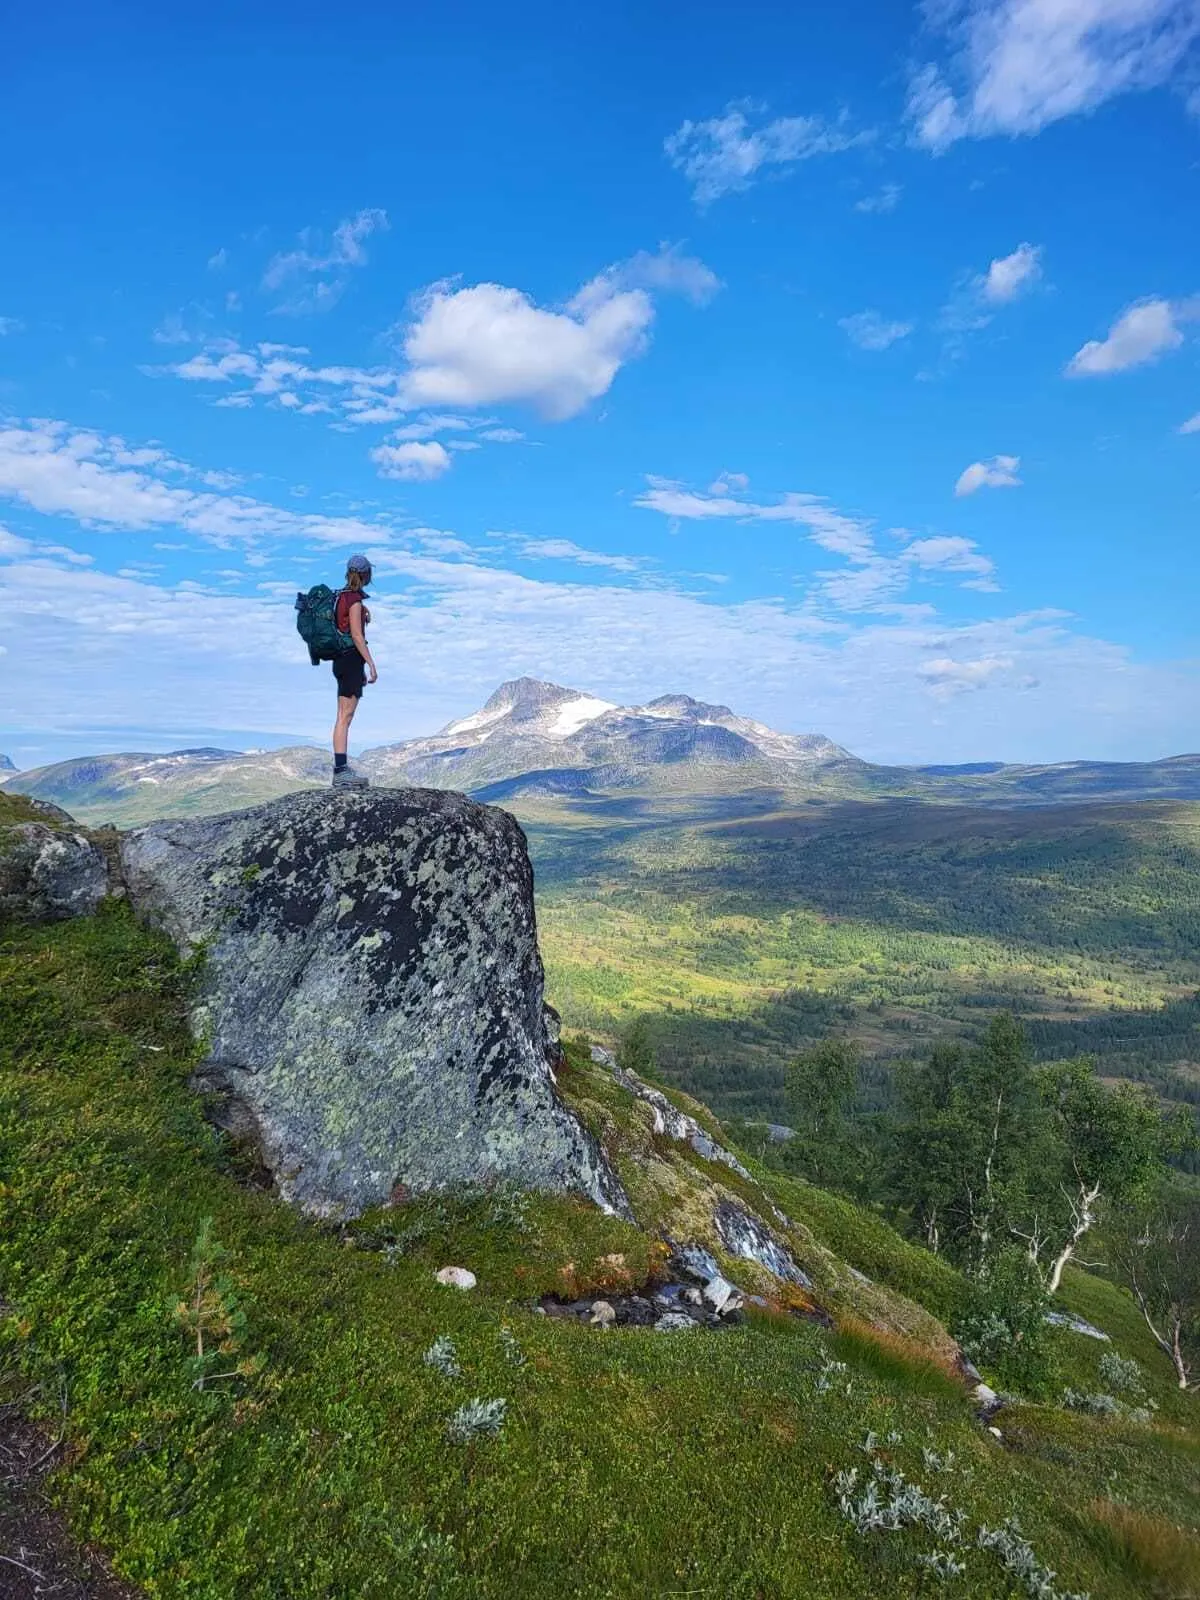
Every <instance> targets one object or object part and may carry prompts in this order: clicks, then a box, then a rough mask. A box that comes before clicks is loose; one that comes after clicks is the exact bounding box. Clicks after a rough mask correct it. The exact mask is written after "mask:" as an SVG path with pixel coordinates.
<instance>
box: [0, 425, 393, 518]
mask: <svg viewBox="0 0 1200 1600" xmlns="http://www.w3.org/2000/svg"><path fill="white" fill-rule="evenodd" d="M180 478H182V479H184V480H185V481H184V482H182V483H181V482H178V481H175V480H177V479H180ZM189 478H190V479H193V480H195V481H198V482H200V483H205V482H207V483H209V484H211V483H213V482H218V483H224V484H228V483H230V482H233V481H234V480H232V479H230V478H229V477H227V476H226V475H224V474H219V475H214V474H212V473H198V472H196V471H195V470H194V469H192V468H190V467H188V466H187V465H186V464H185V463H183V462H180V461H176V460H175V459H174V458H173V457H171V456H169V455H168V454H167V453H166V452H165V451H164V450H160V449H157V448H150V449H145V448H143V449H136V450H135V449H131V448H130V447H129V446H128V445H127V444H126V443H125V441H124V440H123V439H120V438H117V437H115V436H107V437H106V436H103V435H101V434H97V433H93V432H91V431H89V430H87V429H71V428H69V427H68V426H67V424H66V423H63V422H49V421H36V422H29V423H25V424H21V423H9V424H6V425H4V426H0V497H7V498H9V499H11V500H16V501H18V502H20V503H21V504H24V505H27V506H30V507H31V508H32V509H33V510H35V511H39V512H41V513H42V514H43V515H46V516H67V517H71V518H73V519H74V520H75V521H77V522H80V523H83V524H84V525H85V526H97V527H104V528H110V529H111V528H122V529H128V530H131V531H137V530H142V529H148V528H160V527H175V528H182V529H185V530H186V531H187V532H188V533H191V534H195V535H198V536H200V537H201V538H203V539H205V540H207V541H209V542H211V543H213V544H217V545H224V544H227V543H229V542H230V541H235V540H236V541H240V542H248V543H251V544H253V543H256V542H259V541H261V540H263V539H267V538H272V537H280V536H287V537H292V538H304V539H311V540H313V541H315V542H319V543H347V544H362V543H364V542H365V541H366V540H374V541H376V542H381V543H385V542H386V541H387V540H388V538H389V537H390V531H389V529H388V528H387V527H386V526H384V525H382V524H378V523H369V522H365V521H363V520H362V519H360V518H357V517H327V516H321V515H308V516H301V515H298V514H297V513H295V512H290V511H283V510H281V509H280V508H279V507H277V506H273V505H270V504H268V503H266V502H264V501H260V500H254V499H252V498H251V497H250V496H248V495H240V494H228V493H218V492H213V491H212V490H211V489H208V488H206V489H203V490H201V489H195V488H191V487H188V486H187V482H186V480H187V479H189Z"/></svg>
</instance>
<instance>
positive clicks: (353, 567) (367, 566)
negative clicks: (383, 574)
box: [346, 556, 371, 572]
mask: <svg viewBox="0 0 1200 1600" xmlns="http://www.w3.org/2000/svg"><path fill="white" fill-rule="evenodd" d="M370 570H371V563H370V562H369V561H368V560H367V558H366V556H351V557H350V559H349V561H347V563H346V571H347V572H370Z"/></svg>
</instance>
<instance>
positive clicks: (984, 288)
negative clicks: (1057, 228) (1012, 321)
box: [979, 243, 1042, 306]
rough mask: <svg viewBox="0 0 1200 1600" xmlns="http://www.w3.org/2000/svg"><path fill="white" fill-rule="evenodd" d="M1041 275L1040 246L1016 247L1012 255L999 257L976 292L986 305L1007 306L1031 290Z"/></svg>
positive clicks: (1021, 245)
mask: <svg viewBox="0 0 1200 1600" xmlns="http://www.w3.org/2000/svg"><path fill="white" fill-rule="evenodd" d="M1041 275H1042V247H1041V245H1037V244H1028V243H1024V244H1019V245H1018V246H1017V248H1016V249H1015V250H1014V251H1013V252H1012V254H1011V255H1007V256H998V257H997V258H996V260H995V261H993V262H992V263H991V264H990V265H989V267H988V269H987V271H986V272H985V273H984V274H983V277H982V280H981V281H980V282H979V293H980V295H981V297H982V298H983V299H984V300H986V301H987V302H988V304H989V305H994V306H995V305H999V306H1003V305H1007V304H1008V303H1009V301H1010V300H1015V299H1016V298H1017V296H1018V295H1019V294H1023V293H1024V292H1025V290H1027V289H1029V288H1031V287H1032V285H1033V284H1035V283H1036V282H1037V280H1038V279H1039V278H1040V277H1041Z"/></svg>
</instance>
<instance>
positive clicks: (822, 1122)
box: [786, 1035, 859, 1188]
mask: <svg viewBox="0 0 1200 1600" xmlns="http://www.w3.org/2000/svg"><path fill="white" fill-rule="evenodd" d="M858 1075H859V1049H858V1046H857V1045H856V1044H855V1043H854V1041H853V1040H851V1039H846V1038H839V1037H837V1036H836V1035H835V1036H832V1037H830V1038H828V1039H822V1040H821V1042H820V1043H819V1044H816V1045H813V1047H812V1048H811V1049H809V1050H804V1051H802V1052H801V1053H800V1055H798V1056H797V1057H796V1058H795V1059H794V1060H793V1061H791V1062H790V1063H789V1065H788V1069H787V1090H788V1112H789V1118H790V1121H791V1123H792V1126H793V1128H794V1129H795V1137H794V1138H793V1139H791V1140H789V1141H788V1143H787V1146H786V1154H787V1156H788V1158H789V1160H790V1161H794V1162H795V1163H796V1165H797V1169H798V1170H800V1171H802V1172H805V1173H806V1174H807V1175H808V1176H809V1177H810V1178H811V1179H812V1181H813V1182H814V1183H819V1184H822V1185H824V1186H826V1187H828V1186H830V1185H832V1187H834V1188H849V1187H853V1176H854V1169H855V1167H856V1166H857V1162H856V1160H855V1145H854V1141H853V1137H852V1132H851V1121H850V1114H851V1111H852V1109H853V1106H854V1101H855V1097H856V1095H857V1093H858Z"/></svg>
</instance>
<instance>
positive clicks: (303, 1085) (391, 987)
mask: <svg viewBox="0 0 1200 1600" xmlns="http://www.w3.org/2000/svg"><path fill="white" fill-rule="evenodd" d="M121 861H122V868H123V873H124V877H125V883H126V888H127V892H128V894H129V896H130V899H131V901H132V903H133V905H134V907H135V909H136V911H137V912H138V913H139V915H141V916H142V917H143V918H145V919H147V920H149V921H151V922H152V923H154V924H156V925H158V926H160V927H161V928H163V929H165V930H166V931H167V932H168V933H169V934H170V935H171V936H172V937H173V938H174V940H175V941H176V943H177V944H178V945H179V947H180V949H181V950H184V951H192V950H195V949H197V948H198V947H201V946H202V947H203V950H204V964H203V972H202V975H201V978H200V987H199V996H198V1001H197V1005H196V1010H195V1018H194V1020H195V1026H196V1028H197V1030H198V1031H199V1033H200V1034H201V1035H202V1037H203V1038H204V1039H205V1041H206V1044H207V1051H208V1053H207V1057H206V1059H205V1061H204V1063H203V1065H202V1067H201V1068H200V1071H199V1074H198V1082H199V1085H200V1086H201V1087H204V1088H207V1089H210V1090H213V1091H215V1092H216V1093H217V1095H218V1096H219V1098H220V1101H221V1103H222V1104H223V1107H224V1110H223V1113H222V1114H223V1116H224V1119H225V1120H226V1121H227V1123H229V1124H230V1125H231V1126H235V1127H237V1128H240V1129H241V1130H242V1131H244V1132H247V1133H252V1134H253V1136H254V1138H255V1140H256V1142H257V1144H258V1146H259V1148H260V1150H261V1153H262V1158H263V1161H264V1163H265V1164H266V1166H267V1167H268V1168H269V1169H270V1170H271V1172H272V1173H273V1174H274V1176H275V1179H276V1182H277V1185H278V1187H279V1189H280V1191H281V1192H282V1193H283V1195H284V1196H285V1197H286V1198H288V1199H290V1200H292V1201H293V1202H295V1203H296V1204H297V1205H299V1206H300V1207H302V1208H303V1209H304V1210H306V1211H308V1212H310V1213H313V1214H317V1215H322V1216H352V1215H355V1214H357V1213H359V1212H361V1211H363V1210H364V1209H366V1208H367V1207H369V1206H371V1205H374V1204H379V1203H382V1202H385V1201H387V1200H388V1198H389V1196H390V1195H391V1194H392V1192H393V1190H394V1189H395V1187H396V1186H397V1185H398V1184H403V1185H404V1186H405V1188H406V1189H407V1190H409V1191H410V1192H414V1193H416V1192H421V1191H428V1190H433V1189H440V1188H443V1187H447V1186H450V1185H453V1184H461V1183H467V1182H473V1183H487V1182H491V1181H497V1180H511V1181H515V1182H519V1183H520V1184H522V1185H523V1186H524V1187H527V1188H540V1189H549V1190H562V1191H571V1190H574V1191H578V1192H581V1193H583V1194H586V1195H588V1196H590V1197H591V1199H593V1200H594V1201H595V1202H596V1203H597V1204H599V1205H601V1206H603V1207H605V1208H606V1209H611V1210H616V1211H618V1212H620V1213H622V1214H628V1202H627V1201H626V1198H625V1196H624V1193H623V1191H622V1189H621V1187H620V1184H619V1183H618V1181H617V1179H616V1178H615V1176H614V1175H613V1173H612V1171H611V1169H610V1168H609V1166H608V1163H607V1160H606V1158H605V1157H604V1155H603V1153H602V1151H601V1150H600V1148H599V1146H598V1145H597V1143H596V1141H595V1140H594V1139H593V1138H592V1137H591V1136H590V1135H589V1134H588V1133H587V1132H586V1131H585V1130H584V1128H583V1127H582V1125H581V1124H580V1123H579V1122H578V1120H577V1119H576V1118H575V1116H574V1115H573V1113H572V1112H570V1111H569V1110H568V1109H567V1107H566V1106H564V1105H563V1103H562V1101H561V1100H560V1099H559V1096H558V1093H557V1090H556V1088H555V1085H554V1081H553V1077H552V1073H551V1066H550V1063H551V1060H552V1059H553V1057H554V1055H555V1054H556V1047H555V1046H554V1045H553V1044H552V1042H551V1040H550V1038H549V1037H548V1033H547V1025H546V1017H545V1014H544V1011H543V1001H542V989H543V974H542V964H541V958H540V956H539V954H538V948H537V940H536V932H535V923H534V907H533V874H532V869H531V867H530V864H529V858H528V854H527V852H526V847H525V838H524V835H523V834H522V832H521V830H520V828H519V827H518V825H517V823H516V822H515V821H514V820H513V818H512V817H510V816H509V815H508V814H507V813H506V812H503V811H497V810H493V809H490V808H488V807H484V806H479V805H476V804H474V803H472V802H471V801H469V800H467V799H465V798H464V797H463V796H462V795H458V794H453V793H447V792H444V791H436V790H428V789H406V790H378V789H377V790H371V791H367V792H359V793H353V792H352V793H331V792H329V791H327V790H326V791H323V792H320V793H310V794H296V795H290V796H287V797H285V798H283V799H281V800H277V801H274V802H272V803H271V804H269V805H265V806H261V807H258V808H256V809H254V810H252V811H244V812H238V813H234V814H232V815H227V816H223V817H215V818H211V819H207V820H203V821H194V822H191V821H190V822H160V823H155V824H152V825H151V826H149V827H147V828H142V829H139V830H137V831H136V832H133V833H130V834H127V835H125V836H124V837H123V839H122V844H121Z"/></svg>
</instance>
